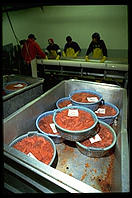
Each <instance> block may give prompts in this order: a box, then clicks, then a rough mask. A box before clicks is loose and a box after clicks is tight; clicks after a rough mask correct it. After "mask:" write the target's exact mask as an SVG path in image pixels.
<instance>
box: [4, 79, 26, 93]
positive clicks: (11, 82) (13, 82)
mask: <svg viewBox="0 0 132 198" xmlns="http://www.w3.org/2000/svg"><path fill="white" fill-rule="evenodd" d="M15 83H24V84H26V86H28V83H27V82H26V81H22V80H20V81H16V80H15V81H10V82H7V83H4V84H3V89H4V90H5V91H11V92H13V91H16V90H17V89H15V90H12V89H6V86H8V85H11V84H15ZM21 89H22V88H21ZM18 90H19V89H18Z"/></svg>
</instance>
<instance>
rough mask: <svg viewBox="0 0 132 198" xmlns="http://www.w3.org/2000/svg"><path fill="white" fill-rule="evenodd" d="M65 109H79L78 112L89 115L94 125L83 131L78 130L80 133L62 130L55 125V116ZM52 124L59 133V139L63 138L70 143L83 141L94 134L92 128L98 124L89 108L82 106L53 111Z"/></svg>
mask: <svg viewBox="0 0 132 198" xmlns="http://www.w3.org/2000/svg"><path fill="white" fill-rule="evenodd" d="M66 109H80V110H83V111H86V112H88V113H90V114H91V116H92V118H93V119H94V124H93V125H92V126H91V127H89V128H87V129H84V130H80V131H72V130H68V129H64V128H62V127H60V126H59V125H58V124H57V123H56V115H57V113H59V112H61V111H64V110H66ZM53 122H54V124H55V126H56V128H57V130H58V131H59V132H60V135H61V137H63V138H64V139H66V140H70V141H80V140H83V139H85V138H87V137H89V136H91V135H93V134H95V130H94V128H95V127H96V125H97V123H98V118H97V116H96V114H95V113H94V112H93V111H92V110H91V109H89V108H86V107H83V106H69V107H64V108H60V109H57V110H55V111H54V114H53Z"/></svg>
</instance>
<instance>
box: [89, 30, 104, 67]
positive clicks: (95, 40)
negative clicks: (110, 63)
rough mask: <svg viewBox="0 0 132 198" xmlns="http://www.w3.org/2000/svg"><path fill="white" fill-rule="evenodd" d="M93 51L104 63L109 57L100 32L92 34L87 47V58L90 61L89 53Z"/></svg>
mask: <svg viewBox="0 0 132 198" xmlns="http://www.w3.org/2000/svg"><path fill="white" fill-rule="evenodd" d="M90 53H92V57H93V58H95V59H100V62H101V63H103V62H104V61H105V60H106V57H107V48H106V45H105V43H104V41H103V40H101V39H100V35H99V33H94V34H92V41H91V43H90V45H89V47H88V49H87V52H86V56H85V60H86V61H89V57H88V56H89V54H90Z"/></svg>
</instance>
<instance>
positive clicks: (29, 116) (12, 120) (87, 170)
mask: <svg viewBox="0 0 132 198" xmlns="http://www.w3.org/2000/svg"><path fill="white" fill-rule="evenodd" d="M77 89H91V90H94V91H97V92H100V93H101V94H102V95H103V99H104V100H105V101H107V102H110V103H113V104H115V105H116V106H117V107H118V108H119V109H120V114H119V116H118V121H117V124H115V125H113V126H112V127H113V128H114V130H115V132H116V134H117V143H116V146H115V150H114V151H113V152H112V153H110V155H108V156H106V157H102V158H90V157H86V156H85V155H83V154H81V153H80V151H79V150H78V149H77V147H76V145H75V143H74V142H70V141H64V142H63V143H60V144H56V147H57V153H58V158H57V162H56V165H55V166H54V167H49V166H46V165H45V164H43V165H42V164H41V163H39V162H37V163H35V162H34V163H33V162H32V161H33V159H31V160H27V159H26V157H25V156H23V154H21V153H20V152H16V151H14V150H13V149H12V150H10V148H8V144H9V143H10V142H11V141H12V140H13V139H14V138H16V137H17V136H20V135H21V134H24V133H25V132H27V131H31V130H32V131H33V130H36V126H35V120H36V118H37V117H38V115H40V114H41V113H43V112H45V111H47V110H51V109H54V108H56V105H55V104H56V101H57V100H58V99H59V98H62V97H66V96H68V95H69V93H70V92H71V91H73V90H77ZM3 129H4V131H3V133H4V155H5V156H6V157H8V158H10V159H13V160H14V161H15V162H19V163H20V164H22V165H23V166H24V167H28V168H29V169H32V170H33V172H35V174H37V175H41V177H42V178H43V179H45V178H46V176H47V175H48V180H49V184H50V185H49V186H48V187H47V188H46V187H45V188H46V189H48V190H47V191H48V192H49V189H50V191H52V192H59V189H58V188H61V191H63V190H64V191H66V192H129V149H128V137H127V90H126V89H124V88H120V87H119V86H117V85H112V84H106V83H95V82H90V81H81V80H73V79H71V80H66V81H62V82H61V83H59V84H58V85H56V86H55V87H53V88H52V89H50V90H48V91H47V92H46V93H44V94H42V95H41V96H40V97H38V98H36V99H35V100H33V101H32V102H30V103H28V104H27V105H25V106H24V107H22V108H21V109H19V110H18V111H16V112H15V113H14V114H13V115H11V116H9V117H7V118H5V119H4V121H3ZM10 166H11V165H10ZM10 169H12V168H10ZM44 174H45V175H44ZM53 180H54V181H53ZM38 183H39V185H40V184H41V182H40V181H38ZM38 183H37V184H38ZM54 185H55V187H54ZM36 186H37V185H36ZM51 186H52V189H51ZM43 187H44V183H43V184H42V185H41V189H42V188H43ZM47 191H46V192H47Z"/></svg>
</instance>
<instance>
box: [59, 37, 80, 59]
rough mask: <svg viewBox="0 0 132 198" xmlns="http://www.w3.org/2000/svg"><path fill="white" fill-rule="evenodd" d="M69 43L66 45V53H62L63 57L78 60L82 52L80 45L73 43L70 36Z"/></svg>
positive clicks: (67, 39)
mask: <svg viewBox="0 0 132 198" xmlns="http://www.w3.org/2000/svg"><path fill="white" fill-rule="evenodd" d="M66 41H67V43H66V44H65V47H64V51H63V53H62V55H63V57H72V58H76V57H77V56H78V54H79V53H80V51H81V48H80V47H79V45H78V44H77V43H76V42H74V41H72V38H71V37H70V36H67V37H66Z"/></svg>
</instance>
